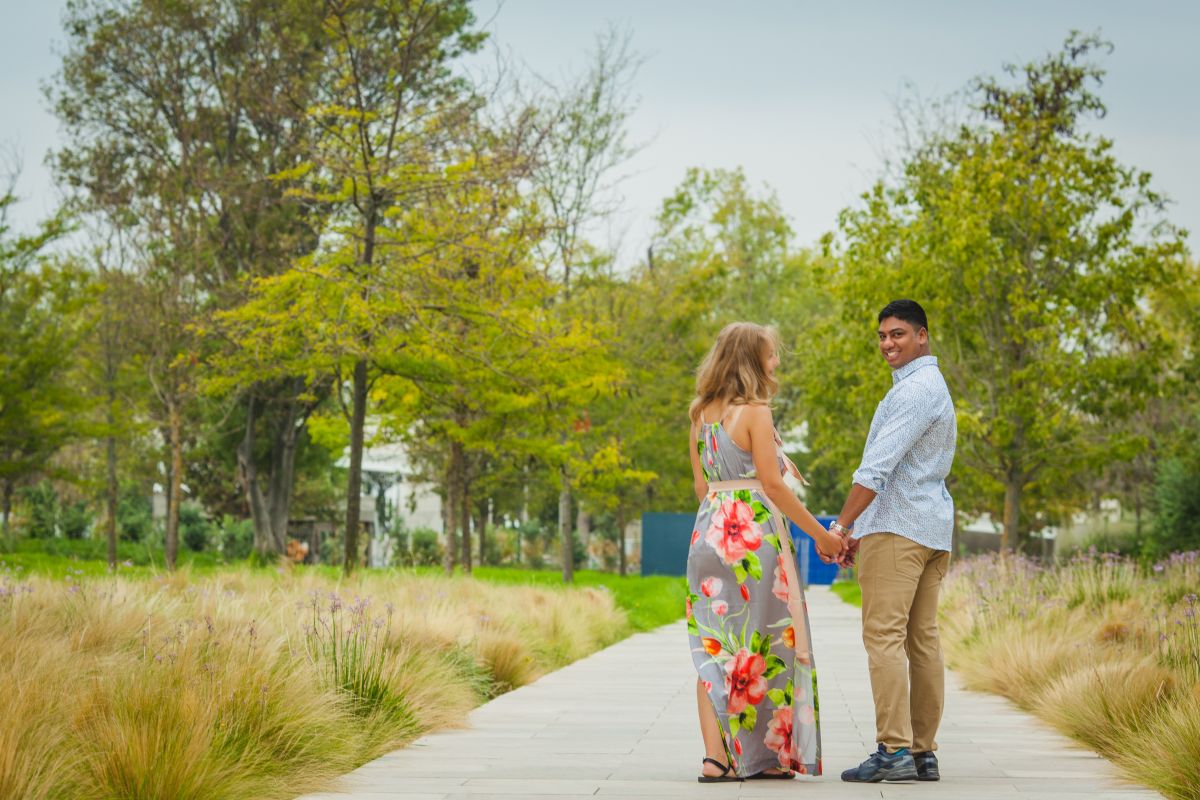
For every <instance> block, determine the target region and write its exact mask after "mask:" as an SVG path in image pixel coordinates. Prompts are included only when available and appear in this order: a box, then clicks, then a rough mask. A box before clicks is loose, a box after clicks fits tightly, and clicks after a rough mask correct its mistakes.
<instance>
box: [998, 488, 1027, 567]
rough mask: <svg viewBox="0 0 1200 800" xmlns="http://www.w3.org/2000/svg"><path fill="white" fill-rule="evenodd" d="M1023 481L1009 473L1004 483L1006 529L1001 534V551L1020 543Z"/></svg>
mask: <svg viewBox="0 0 1200 800" xmlns="http://www.w3.org/2000/svg"><path fill="white" fill-rule="evenodd" d="M1022 483H1023V481H1022V480H1021V478H1020V476H1017V475H1009V477H1008V480H1007V481H1005V483H1004V531H1003V532H1002V533H1001V534H1000V550H1001V551H1005V550H1011V549H1013V548H1016V547H1018V546H1019V544H1020V539H1019V537H1020V533H1019V527H1020V526H1019V521H1020V519H1021V487H1022Z"/></svg>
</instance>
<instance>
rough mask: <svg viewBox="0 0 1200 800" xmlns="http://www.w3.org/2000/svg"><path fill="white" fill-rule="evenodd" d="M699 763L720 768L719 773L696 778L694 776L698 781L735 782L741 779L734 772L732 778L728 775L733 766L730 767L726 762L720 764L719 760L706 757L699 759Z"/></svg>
mask: <svg viewBox="0 0 1200 800" xmlns="http://www.w3.org/2000/svg"><path fill="white" fill-rule="evenodd" d="M700 763H701V764H712V765H713V766H714V767H716V768H717V769H719V770H721V774H720V775H701V776H699V777H698V778H696V780H698V781H699V782H700V783H735V782H738V781H741V780H742V779H741V778H739V777H738V776H737V774H736V773H735V774H734V776H733V777H732V778H731V777H729V773H730V772H733V768H732V767H730V766H729V765H728V764H722V763H721V762H720V761H717V760H716V759H715V758H706V759H704V760H703V761H701V762H700Z"/></svg>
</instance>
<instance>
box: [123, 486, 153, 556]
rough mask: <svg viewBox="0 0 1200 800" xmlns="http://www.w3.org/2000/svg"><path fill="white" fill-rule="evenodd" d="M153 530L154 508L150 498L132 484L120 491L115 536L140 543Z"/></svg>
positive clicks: (147, 537) (148, 536)
mask: <svg viewBox="0 0 1200 800" xmlns="http://www.w3.org/2000/svg"><path fill="white" fill-rule="evenodd" d="M153 530H154V507H153V504H152V503H151V501H150V497H149V496H148V495H147V494H146V493H145V492H143V491H141V489H140V488H139V487H138V486H136V485H133V484H128V485H126V486H125V487H123V488H122V490H121V495H120V498H119V499H118V501H117V534H118V535H119V536H120V538H121V539H123V540H127V541H131V542H142V541H146V540H147V539H149V538H150V534H151V533H152V532H153Z"/></svg>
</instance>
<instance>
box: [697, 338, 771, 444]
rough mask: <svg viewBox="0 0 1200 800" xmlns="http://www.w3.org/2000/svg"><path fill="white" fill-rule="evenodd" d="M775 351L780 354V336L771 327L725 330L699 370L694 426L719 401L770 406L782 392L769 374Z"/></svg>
mask: <svg viewBox="0 0 1200 800" xmlns="http://www.w3.org/2000/svg"><path fill="white" fill-rule="evenodd" d="M772 347H773V348H775V350H776V351H778V350H779V332H778V331H776V330H775V329H774V328H772V327H770V326H767V325H757V324H755V323H753V322H733V323H730V324H729V325H726V326H725V327H724V328H722V329H721V332H720V333H718V334H717V341H716V342H715V343H714V344H713V346H712V349H711V350H709V351H708V355H706V356H705V357H704V360H703V361H701V362H700V367H699V368H698V369H697V370H696V396H695V397H694V398H692V405H691V407H689V408H688V416H690V417H691V418H692V422H693V424H696V425H699V424H700V423H701V421H702V420H701V418H700V415H701V412H702V411H703V410H704V409H705V408H706V407H707V406H709V405H711V404H712V403H714V402H716V401H718V400H723V401H725V402H726V403H727V404H730V405H741V404H745V403H770V402H771V398H773V397H774V396H775V393H776V392H778V391H779V382H778V381H776V380H775V378H773V377H771V376H770V375H768V374H767V370H766V361H767V358H768V356H769V355H770V350H771V348H772Z"/></svg>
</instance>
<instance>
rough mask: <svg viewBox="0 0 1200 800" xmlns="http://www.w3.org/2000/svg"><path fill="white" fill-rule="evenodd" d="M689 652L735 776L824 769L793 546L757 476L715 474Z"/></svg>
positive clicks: (697, 564)
mask: <svg viewBox="0 0 1200 800" xmlns="http://www.w3.org/2000/svg"><path fill="white" fill-rule="evenodd" d="M687 578H688V599H687V626H688V638H689V640H690V642H691V649H692V659H693V661H694V662H695V664H696V671H697V672H698V673H699V675H700V680H701V682H702V683H703V685H704V689H705V691H706V692H707V693H708V697H709V700H710V701H711V702H712V704H713V710H714V711H716V714H717V719H718V720H719V721H720V725H721V732H722V736H723V738H724V740H725V749H726V755H727V756H728V758H729V759H730V764H731V766H733V767H734V768H735V769H736V770H737V773H738V775H740V776H742V777H746V776H748V775H753V774H754V773H756V772H761V771H762V770H765V769H770V768H780V769H784V770H787V769H792V770H795V771H796V772H798V773H800V774H802V775H820V774H821V735H820V727H819V706H818V703H817V671H816V666H815V664H814V662H813V655H812V637H811V635H810V632H809V626H808V607H807V605H806V604H805V602H804V589H803V586H802V585H801V584H800V581H799V578H798V570H797V569H796V551H795V546H794V545H793V543H792V538H791V536H790V535H789V533H788V528H787V525H786V522H785V520H784V519H783V517H782V516H781V515H780V514H778V513H775V512H774V510H773V509H772V507H771V505H770V502H769V501H768V500H767V498H766V495H765V494H764V493H763V491H762V485H761V484H760V483H759V482H758V481H757V480H738V481H725V482H718V483H712V484H710V485H709V494H708V496H707V497H706V498H705V499H704V500H703V501H702V502H701V504H700V510H699V511H698V512H697V513H696V526H695V529H694V530H693V532H692V543H691V547H690V548H689V550H688V562H687Z"/></svg>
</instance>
